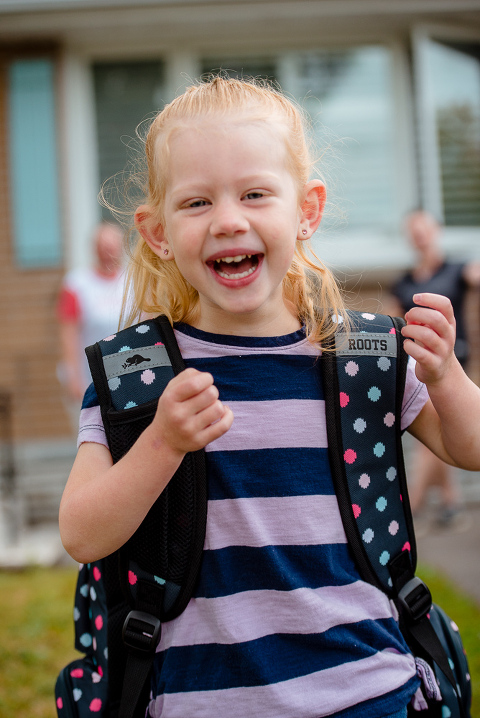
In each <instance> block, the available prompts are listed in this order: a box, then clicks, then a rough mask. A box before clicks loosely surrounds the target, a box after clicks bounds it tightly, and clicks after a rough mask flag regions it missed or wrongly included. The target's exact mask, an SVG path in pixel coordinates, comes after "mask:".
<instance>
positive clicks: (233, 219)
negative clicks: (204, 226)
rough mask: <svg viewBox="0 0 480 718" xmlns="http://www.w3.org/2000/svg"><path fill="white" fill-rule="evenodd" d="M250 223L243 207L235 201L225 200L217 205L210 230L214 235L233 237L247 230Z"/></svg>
mask: <svg viewBox="0 0 480 718" xmlns="http://www.w3.org/2000/svg"><path fill="white" fill-rule="evenodd" d="M249 228H250V224H249V222H248V220H247V218H246V217H245V215H244V213H243V212H242V207H241V206H239V205H238V204H237V203H236V202H233V201H224V202H221V203H220V204H218V205H217V207H216V210H215V213H214V216H213V218H212V224H211V226H210V231H211V233H212V235H213V236H214V237H222V236H225V237H233V236H234V235H235V234H238V233H243V232H247V231H248V230H249Z"/></svg>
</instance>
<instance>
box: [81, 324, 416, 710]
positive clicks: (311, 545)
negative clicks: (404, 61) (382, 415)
mask: <svg viewBox="0 0 480 718" xmlns="http://www.w3.org/2000/svg"><path fill="white" fill-rule="evenodd" d="M176 334H177V340H178V342H179V346H180V349H181V352H182V355H183V357H184V359H185V362H186V364H187V366H193V367H195V368H197V369H199V370H202V371H209V372H211V373H212V374H213V376H214V378H215V384H216V386H217V387H218V389H219V392H220V398H221V399H222V401H224V402H225V403H228V405H229V406H230V407H231V408H232V410H233V412H234V415H235V421H234V423H233V426H232V428H231V429H230V431H229V432H227V434H225V435H224V436H223V437H221V438H220V439H218V440H217V441H215V442H213V443H212V444H210V445H209V446H207V447H206V449H207V466H208V475H209V505H208V519H207V534H206V541H205V551H204V560H203V563H202V570H201V575H200V580H199V583H198V585H197V588H196V592H195V595H194V597H193V598H192V600H191V601H190V603H189V605H188V606H187V608H186V610H185V611H184V613H183V614H182V615H181V616H179V617H178V618H177V619H175V620H174V621H171V622H169V623H166V624H164V626H163V631H162V639H161V642H160V645H159V647H158V652H157V657H156V661H155V667H154V676H153V683H152V691H153V693H152V700H151V702H150V708H149V713H150V715H151V716H152V717H153V718H160V716H166V717H167V718H173V717H174V716H178V717H179V718H185V716H186V715H189V716H213V715H215V716H216V715H228V716H229V718H240V717H242V718H244V717H245V716H246V715H248V714H249V713H250V714H252V715H261V716H262V718H269V717H271V718H286V717H287V716H288V717H289V718H319V717H320V716H326V715H332V714H341V715H342V716H343V715H344V716H345V717H346V716H351V717H352V718H353V717H356V716H360V715H361V716H364V717H365V718H380V716H385V715H387V714H389V713H392V712H394V711H395V710H397V709H398V707H399V706H401V705H405V704H406V703H407V702H408V700H409V698H410V696H411V695H412V694H413V692H414V691H415V689H416V686H417V681H416V678H415V665H414V661H413V659H412V657H411V655H410V654H409V652H408V649H407V647H406V645H405V643H404V641H403V638H402V637H401V634H400V632H399V630H398V626H397V624H396V621H395V618H394V614H393V612H392V607H391V605H390V602H389V601H388V599H387V598H386V596H385V595H384V594H383V593H382V592H380V591H378V590H377V589H375V588H373V587H372V586H370V585H369V584H366V583H364V582H363V581H361V579H360V577H359V575H358V572H357V570H356V567H355V564H354V562H353V560H352V557H351V555H350V553H349V550H348V547H347V544H346V537H345V533H344V530H343V526H342V522H341V518H340V514H339V510H338V504H337V500H336V497H335V493H334V489H333V483H332V479H331V475H330V468H329V462H328V454H327V437H326V429H325V406H324V401H323V390H322V385H321V379H320V371H319V367H318V366H317V363H318V362H319V361H321V358H319V356H318V352H317V351H316V350H315V349H314V348H313V347H312V346H311V345H310V344H309V343H308V342H307V341H306V340H305V337H304V335H303V333H302V332H296V333H294V334H292V335H288V336H287V337H280V338H277V337H274V338H254V337H249V338H242V337H224V336H215V335H210V334H205V333H203V332H199V331H197V330H195V329H192V328H191V327H184V326H182V327H180V330H178V329H177V332H176ZM425 399H426V392H425V390H424V389H423V388H422V387H421V385H419V383H418V381H417V380H416V378H415V375H414V372H413V370H412V368H410V369H409V378H408V382H407V388H406V395H405V401H404V405H405V406H408V409H407V410H406V411H405V412H404V423H405V425H407V424H408V423H410V422H411V421H412V420H413V418H415V416H416V415H417V414H418V412H419V411H420V410H421V408H422V406H423V404H424V402H425ZM95 411H96V408H95V401H92V399H91V397H90V401H87V402H86V404H85V409H84V412H85V416H84V420H85V424H84V425H82V426H81V431H80V437H81V438H80V440H81V441H91V440H93V441H96V440H98V435H99V431H98V426H97V424H98V421H99V415H98V414H94V412H95ZM100 423H101V420H100ZM87 425H88V426H89V427H91V428H88V426H87ZM90 431H92V434H90V433H89V432H90ZM89 436H91V437H92V438H89Z"/></svg>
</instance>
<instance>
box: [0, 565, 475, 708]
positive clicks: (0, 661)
mask: <svg viewBox="0 0 480 718" xmlns="http://www.w3.org/2000/svg"><path fill="white" fill-rule="evenodd" d="M76 575H77V572H76V569H75V568H68V569H66V568H62V569H59V568H57V569H41V568H37V569H29V570H26V571H20V572H10V571H8V572H5V571H3V572H2V571H0V676H1V679H0V718H16V717H17V716H21V717H22V718H55V716H56V711H55V702H54V697H53V689H54V684H55V680H56V677H57V675H58V673H59V671H60V669H61V668H63V666H64V665H65V664H66V663H69V662H70V661H71V660H73V659H74V658H77V657H78V656H79V654H78V653H76V651H75V650H74V648H73V617H72V610H73V596H74V589H75V580H76ZM419 575H420V576H421V577H422V578H423V579H424V580H425V582H426V583H427V584H428V586H429V587H430V590H431V591H432V595H433V598H434V601H435V602H436V603H438V604H440V606H442V608H443V609H444V610H445V611H446V612H447V613H448V614H449V615H450V616H451V617H452V618H453V619H454V620H455V622H456V623H457V624H458V626H459V628H460V634H461V636H462V639H463V642H464V645H465V648H466V651H467V655H468V660H469V663H470V673H471V676H472V688H473V696H474V698H473V710H472V718H480V606H478V605H477V604H476V603H475V602H474V601H473V600H471V599H470V598H468V597H466V596H465V595H463V594H461V593H459V592H458V591H456V590H455V589H454V588H453V586H452V584H451V583H449V582H448V581H447V580H446V579H444V578H442V577H441V576H439V575H438V574H437V573H435V572H433V571H432V570H430V569H429V568H428V567H425V566H422V567H421V568H420V571H419Z"/></svg>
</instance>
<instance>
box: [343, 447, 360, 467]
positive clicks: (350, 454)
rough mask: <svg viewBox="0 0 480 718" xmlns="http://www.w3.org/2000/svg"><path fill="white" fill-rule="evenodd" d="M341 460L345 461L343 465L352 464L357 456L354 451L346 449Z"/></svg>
mask: <svg viewBox="0 0 480 718" xmlns="http://www.w3.org/2000/svg"><path fill="white" fill-rule="evenodd" d="M343 458H344V460H345V463H347V464H353V462H354V461H355V460H356V458H357V454H356V453H355V451H354V450H353V449H347V450H346V452H345V453H344V455H343Z"/></svg>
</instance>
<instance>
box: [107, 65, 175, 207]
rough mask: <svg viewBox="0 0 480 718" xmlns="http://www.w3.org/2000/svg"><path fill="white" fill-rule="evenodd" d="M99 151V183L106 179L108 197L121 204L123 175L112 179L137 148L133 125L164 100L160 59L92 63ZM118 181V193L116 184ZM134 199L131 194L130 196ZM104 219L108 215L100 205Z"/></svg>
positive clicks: (150, 114) (135, 125)
mask: <svg viewBox="0 0 480 718" xmlns="http://www.w3.org/2000/svg"><path fill="white" fill-rule="evenodd" d="M93 75H94V86H95V102H96V120H97V136H98V154H99V173H100V177H99V186H100V187H101V186H102V185H103V184H104V182H107V185H106V188H105V194H106V197H107V200H109V201H111V202H113V204H114V205H115V206H118V205H120V206H123V205H124V197H123V194H122V193H123V188H124V182H123V178H120V180H119V182H118V183H116V182H115V179H114V178H115V176H116V175H118V174H119V173H122V172H123V171H124V170H125V169H126V168H127V165H128V163H129V162H133V163H134V162H135V158H136V156H137V150H138V149H139V146H138V140H137V138H136V129H137V126H138V125H139V123H141V122H142V121H148V120H149V119H151V118H152V117H153V116H154V114H155V112H157V111H158V110H160V109H161V108H162V107H163V104H164V101H165V99H164V96H163V92H164V80H163V75H164V73H163V63H162V62H159V61H155V62H118V63H98V64H96V65H94V67H93ZM116 184H118V189H119V194H118V195H117V194H116V190H115V186H116ZM133 191H135V190H133ZM132 199H133V198H132ZM102 214H103V217H104V219H107V220H108V219H111V214H110V212H109V210H108V209H107V208H105V207H103V208H102Z"/></svg>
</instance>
